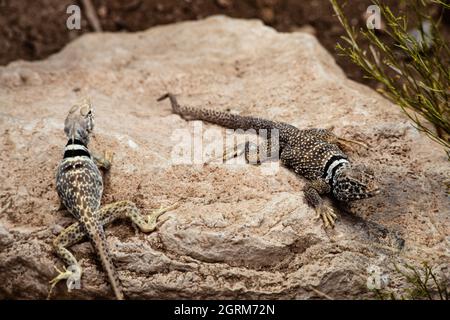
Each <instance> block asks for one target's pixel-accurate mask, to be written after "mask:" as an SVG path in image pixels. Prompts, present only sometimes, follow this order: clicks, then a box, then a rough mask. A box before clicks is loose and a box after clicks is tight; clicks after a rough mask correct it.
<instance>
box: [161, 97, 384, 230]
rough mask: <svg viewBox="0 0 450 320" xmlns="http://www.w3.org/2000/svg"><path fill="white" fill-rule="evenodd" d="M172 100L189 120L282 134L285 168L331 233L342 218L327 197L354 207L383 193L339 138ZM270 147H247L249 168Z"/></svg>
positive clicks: (280, 149) (177, 111) (175, 109)
mask: <svg viewBox="0 0 450 320" xmlns="http://www.w3.org/2000/svg"><path fill="white" fill-rule="evenodd" d="M167 98H169V100H170V103H171V106H172V112H173V113H175V114H178V115H180V116H181V117H182V118H183V119H186V120H202V121H206V122H210V123H213V124H217V125H220V126H222V127H225V128H229V129H243V130H248V129H254V130H255V131H256V132H257V133H258V132H259V131H261V130H268V131H269V133H270V131H271V130H278V142H277V146H276V147H278V153H277V154H276V156H277V158H278V159H280V160H281V163H282V164H283V165H284V166H285V167H287V168H289V169H291V170H293V171H294V172H295V173H296V174H297V175H300V176H303V177H304V178H306V179H307V180H308V181H307V183H306V184H305V187H304V188H303V191H304V194H305V198H306V201H307V203H308V205H309V206H311V207H312V208H313V209H314V210H315V211H316V213H317V215H318V217H320V218H321V219H322V221H323V224H324V227H325V228H327V227H334V226H335V219H336V218H337V215H336V213H335V212H334V210H333V208H331V207H330V206H328V205H326V204H325V202H324V200H323V199H322V195H326V194H329V195H332V196H333V197H334V198H335V199H337V200H339V201H343V202H349V201H353V200H360V199H365V198H369V197H373V196H375V195H377V194H379V193H380V192H381V189H380V186H379V182H378V181H377V179H376V177H375V174H374V171H373V170H372V169H371V168H369V167H367V166H365V165H363V164H353V163H351V162H350V160H349V158H348V156H347V155H346V154H345V153H344V151H342V149H343V147H344V146H346V145H347V143H348V142H356V141H352V140H347V139H344V138H339V137H338V136H336V135H334V134H333V133H332V132H331V131H330V130H327V129H317V128H314V129H303V130H301V129H298V128H296V127H295V126H293V125H290V124H287V123H284V122H278V121H271V120H266V119H262V118H258V117H251V116H241V115H236V114H233V113H229V112H222V111H217V110H211V109H204V108H194V107H189V106H181V105H180V104H179V103H178V101H177V99H176V97H175V95H174V94H172V93H166V94H164V95H163V96H161V97H160V98H158V99H157V101H162V100H164V99H167ZM356 143H358V142H356ZM265 144H266V145H265V146H262V145H257V146H255V145H254V144H253V145H252V144H251V143H249V142H248V141H247V142H246V143H245V148H244V152H245V158H246V161H247V163H248V162H249V157H250V151H253V152H257V153H258V152H259V151H260V150H269V151H270V150H271V148H272V147H273V146H271V143H270V141H269V140H267V141H266V142H265ZM347 146H348V145H347ZM264 147H265V148H264ZM233 156H236V154H234V155H233ZM258 163H260V162H259V161H258V162H257V164H258Z"/></svg>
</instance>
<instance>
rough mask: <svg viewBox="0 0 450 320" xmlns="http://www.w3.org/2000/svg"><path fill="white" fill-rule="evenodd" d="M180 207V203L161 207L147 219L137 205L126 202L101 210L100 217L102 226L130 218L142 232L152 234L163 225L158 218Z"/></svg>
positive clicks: (119, 202) (109, 205)
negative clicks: (119, 219)
mask: <svg viewBox="0 0 450 320" xmlns="http://www.w3.org/2000/svg"><path fill="white" fill-rule="evenodd" d="M178 205H179V204H178V203H175V204H173V205H171V206H168V207H161V208H159V209H158V210H156V211H153V212H152V213H151V214H149V215H148V216H147V217H146V216H144V215H142V214H141V213H140V211H139V209H138V208H137V206H136V204H134V203H133V202H132V201H128V200H124V201H118V202H114V203H111V204H108V205H106V206H104V207H102V208H100V209H99V211H98V215H99V219H100V222H101V224H102V225H107V224H109V223H111V222H112V221H114V220H116V219H118V218H128V219H130V220H131V221H132V222H133V223H134V224H136V225H137V226H138V227H139V229H140V230H141V231H142V232H152V231H154V230H156V229H157V228H158V227H159V225H160V224H161V222H158V218H159V217H160V216H161V215H162V214H164V213H166V212H167V211H169V210H172V209H175V208H176V207H178Z"/></svg>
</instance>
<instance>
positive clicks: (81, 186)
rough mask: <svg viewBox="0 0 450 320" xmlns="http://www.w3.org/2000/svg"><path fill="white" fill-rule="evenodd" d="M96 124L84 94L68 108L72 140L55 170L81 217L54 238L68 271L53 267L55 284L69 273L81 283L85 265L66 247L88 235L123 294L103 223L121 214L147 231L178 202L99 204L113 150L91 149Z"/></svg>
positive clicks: (63, 194)
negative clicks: (145, 210) (147, 208)
mask: <svg viewBox="0 0 450 320" xmlns="http://www.w3.org/2000/svg"><path fill="white" fill-rule="evenodd" d="M93 128H94V108H93V106H92V104H91V102H90V100H89V99H83V100H82V101H81V102H79V103H77V104H75V105H74V106H72V108H71V109H70V111H69V113H68V115H67V117H66V119H65V122H64V132H65V134H66V136H67V138H68V142H67V144H66V146H65V148H64V154H63V159H62V161H61V162H60V164H59V166H58V168H57V172H56V189H57V193H58V195H59V198H60V200H61V203H62V205H63V206H64V207H65V208H66V209H67V211H69V212H70V213H71V214H72V215H73V216H74V217H75V219H76V220H77V221H76V222H75V223H73V224H71V225H70V226H69V227H67V228H66V229H64V230H63V231H62V232H61V233H60V234H59V235H58V236H57V237H56V238H55V239H54V241H53V247H54V249H55V251H56V253H57V255H58V256H59V257H60V258H61V259H62V260H63V261H64V262H65V264H66V265H68V266H69V267H68V268H66V267H65V268H64V271H60V270H59V269H58V268H56V267H55V269H56V270H57V272H58V275H57V276H56V277H55V278H54V279H52V280H51V281H50V284H51V288H50V291H49V295H48V297H50V294H51V292H52V290H53V288H54V286H55V285H56V284H57V283H58V282H59V281H61V280H64V279H66V284H67V288H68V290H69V292H70V291H71V290H72V289H74V288H75V287H76V286H77V285H78V283H80V279H81V275H82V268H81V266H80V265H79V263H78V262H77V260H76V258H75V257H74V256H73V254H72V253H71V252H70V251H69V250H68V249H67V248H68V247H70V246H72V245H73V244H75V243H77V242H79V241H81V240H82V239H83V238H85V237H86V236H87V237H88V238H89V239H90V241H91V242H92V244H93V246H94V248H95V249H96V251H97V253H98V255H99V257H100V260H101V263H102V265H103V268H104V270H105V271H106V273H107V275H108V278H109V281H110V284H111V286H112V289H113V291H114V294H115V296H116V298H117V299H119V300H121V299H123V298H124V295H123V292H122V289H121V286H120V281H119V278H118V275H117V272H116V270H115V268H114V265H113V262H112V260H111V256H110V252H109V249H108V244H107V240H106V236H105V232H104V228H103V227H104V226H105V225H107V224H109V223H111V222H112V221H114V220H115V219H117V218H128V219H130V220H131V221H132V222H133V223H134V224H136V225H137V226H138V227H139V228H140V230H141V231H143V232H152V231H154V230H155V229H157V227H158V226H159V224H160V223H159V222H158V221H157V219H158V217H159V216H160V215H162V214H163V213H165V212H166V211H168V210H170V209H173V208H174V207H175V206H176V205H177V203H175V205H172V206H169V207H166V208H163V207H162V206H161V208H160V209H159V210H156V211H154V212H152V213H151V214H150V215H148V216H147V219H145V218H144V216H143V215H141V214H140V211H139V209H138V208H137V206H136V204H134V203H133V202H132V201H129V200H124V201H118V202H114V203H111V204H108V205H105V206H103V207H100V202H101V197H102V193H103V178H102V174H101V172H100V170H99V168H100V169H105V170H108V169H109V168H110V166H111V162H112V155H111V153H108V152H105V155H104V156H99V155H97V154H95V153H91V152H90V151H89V149H88V143H89V137H90V134H91V133H92V130H93Z"/></svg>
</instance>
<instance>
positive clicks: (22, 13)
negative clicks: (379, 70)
mask: <svg viewBox="0 0 450 320" xmlns="http://www.w3.org/2000/svg"><path fill="white" fill-rule="evenodd" d="M384 2H385V3H387V4H389V5H390V6H391V8H392V9H393V10H394V11H395V10H398V9H402V8H403V5H402V4H401V3H402V1H393V0H385V1H384ZM70 4H77V5H80V6H81V7H82V1H73V0H72V1H71V0H37V1H17V0H0V65H5V64H8V63H9V62H11V61H14V60H18V59H25V60H36V59H43V58H45V57H47V56H48V55H50V54H52V53H55V52H57V51H59V50H60V49H61V48H62V47H64V46H65V45H66V44H67V43H68V42H70V41H71V40H73V39H74V38H76V37H78V36H80V35H81V34H83V33H86V32H91V31H92V26H91V25H90V24H89V23H88V21H87V20H86V17H85V16H84V15H83V16H82V19H83V20H82V27H81V30H72V31H71V30H68V29H67V27H66V19H67V17H68V14H67V13H66V9H67V7H68V6H69V5H70ZM93 4H94V7H95V8H96V11H97V15H98V17H99V20H100V23H101V26H102V28H103V30H105V31H139V30H145V29H148V28H150V27H152V26H155V25H161V24H168V23H173V22H177V21H183V20H195V19H202V18H204V17H207V16H210V15H215V14H224V15H228V16H231V17H236V18H258V19H261V20H263V21H264V23H265V24H267V25H270V26H273V27H274V28H275V29H277V30H278V31H282V32H291V31H296V30H299V29H300V28H304V30H309V31H310V32H311V33H313V34H315V35H316V36H317V37H318V38H319V40H320V42H321V43H322V44H323V45H324V46H325V47H326V48H327V50H328V51H330V52H331V53H332V54H333V55H334V57H335V59H336V60H337V62H338V64H339V65H340V66H341V67H342V68H343V70H344V71H345V72H346V73H347V75H348V76H349V77H350V78H351V79H354V80H357V81H359V82H363V83H365V84H368V85H370V86H372V87H373V86H374V85H375V83H374V82H372V81H370V80H368V79H364V78H363V73H362V71H361V70H360V69H359V68H358V67H356V66H354V65H353V64H352V63H351V62H350V61H349V60H348V59H347V58H346V57H342V56H339V55H337V53H336V50H335V46H336V42H337V41H338V40H339V37H340V36H341V35H343V32H344V30H343V28H342V27H341V26H340V24H339V22H338V20H337V18H336V17H335V16H334V13H333V10H332V8H331V5H330V4H329V1H328V0H311V1H300V0H240V1H237V0H165V1H162V0H93ZM369 4H370V1H368V0H352V1H351V2H350V3H349V4H348V5H347V6H346V8H345V12H346V14H347V15H348V17H350V19H351V23H352V24H353V25H357V26H363V25H364V19H363V13H364V12H365V11H366V8H367V6H368V5H369ZM447 20H449V19H447ZM444 25H445V24H444ZM445 28H446V29H447V31H446V33H447V34H448V35H449V39H450V32H449V31H448V29H450V28H449V25H448V24H447V25H445Z"/></svg>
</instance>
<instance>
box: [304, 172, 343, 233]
mask: <svg viewBox="0 0 450 320" xmlns="http://www.w3.org/2000/svg"><path fill="white" fill-rule="evenodd" d="M304 192H305V197H306V201H307V202H308V204H309V205H311V206H312V207H313V208H314V210H316V212H317V214H318V216H319V217H321V218H322V220H323V223H324V225H325V228H327V227H332V228H334V220H335V219H336V218H337V216H336V214H335V213H334V211H333V209H332V208H331V207H329V206H327V205H326V204H325V202H324V201H323V199H322V197H321V196H320V195H322V194H325V193H329V192H330V186H329V184H328V183H326V181H324V180H319V179H318V180H313V181H310V182H308V183H307V184H306V186H305V188H304Z"/></svg>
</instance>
